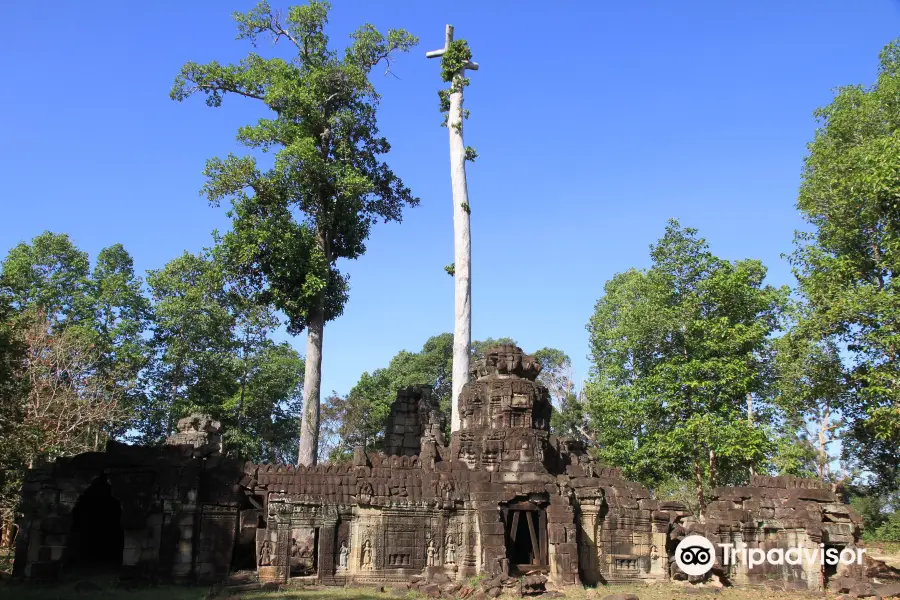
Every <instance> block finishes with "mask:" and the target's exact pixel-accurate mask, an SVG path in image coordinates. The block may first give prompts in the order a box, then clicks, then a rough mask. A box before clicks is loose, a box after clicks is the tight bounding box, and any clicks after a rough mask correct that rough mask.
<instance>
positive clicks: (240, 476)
mask: <svg viewBox="0 0 900 600" xmlns="http://www.w3.org/2000/svg"><path fill="white" fill-rule="evenodd" d="M539 370H540V367H539V365H538V363H537V361H536V360H534V359H533V358H532V357H530V356H527V355H525V354H524V353H523V352H522V351H521V350H520V349H519V348H517V347H515V346H510V345H503V346H497V347H494V348H492V349H491V350H489V351H488V352H487V353H486V355H485V359H484V361H483V362H482V363H480V364H478V365H477V366H476V367H474V369H473V377H472V380H471V381H470V382H469V383H468V384H466V386H465V387H464V389H463V391H462V393H461V395H460V398H459V405H458V407H459V410H460V415H461V421H462V424H461V429H460V430H459V431H457V432H454V434H453V435H452V436H451V439H450V440H446V439H444V437H443V435H442V428H443V423H442V421H441V418H442V417H441V413H440V411H439V409H438V406H437V403H436V401H435V400H434V399H433V398H432V397H431V394H430V390H429V389H428V388H426V387H413V388H408V389H405V390H403V391H401V392H400V393H399V394H398V396H397V399H396V401H395V403H394V405H393V407H392V410H391V414H390V419H389V424H388V430H387V432H386V438H385V440H386V441H385V452H384V453H377V454H376V453H366V452H365V451H364V450H363V449H362V448H359V449H357V450H356V453H355V455H354V457H353V460H352V462H351V463H348V464H343V465H328V466H316V467H310V468H303V467H294V466H288V465H258V464H250V463H247V464H242V463H239V462H236V461H234V460H230V459H228V458H226V457H224V456H223V455H222V454H221V441H220V440H221V438H220V431H219V424H218V423H216V422H215V421H212V420H210V419H209V418H207V417H204V416H201V415H194V416H191V417H189V418H187V419H183V420H182V421H180V422H179V424H178V433H176V434H175V435H173V436H172V437H170V438H169V440H168V443H167V445H166V446H165V447H162V448H148V447H135V446H128V445H124V444H119V443H116V442H111V443H110V444H109V445H108V446H107V448H106V451H105V452H92V453H86V454H81V455H78V456H75V457H71V458H65V459H59V460H57V461H56V462H55V463H53V464H51V465H49V466H47V467H45V468H42V469H39V470H34V471H32V472H31V473H30V474H29V476H28V478H27V481H26V483H25V485H24V487H23V490H22V494H23V506H24V509H25V514H24V518H23V519H22V521H21V523H20V530H19V531H20V533H19V536H18V540H17V547H16V562H15V566H14V575H16V576H19V577H22V578H27V579H35V580H37V579H53V578H56V577H58V576H59V575H60V574H61V573H62V572H63V571H64V570H66V569H70V568H74V567H75V566H77V565H78V564H80V563H83V562H85V561H95V562H104V561H105V562H106V563H107V564H109V565H111V566H115V567H117V568H120V569H121V570H123V572H126V573H130V574H133V575H136V576H153V577H156V578H159V579H164V580H174V581H178V582H209V581H216V580H220V579H222V578H224V577H226V576H227V575H228V574H229V573H231V572H233V571H238V570H255V571H256V572H257V574H258V577H259V580H260V581H263V582H268V581H274V582H285V581H288V580H289V579H290V578H293V577H304V578H307V579H309V580H313V581H317V582H319V583H321V584H326V585H343V584H347V583H351V582H352V583H390V582H406V581H409V580H410V578H412V577H413V576H421V575H423V574H424V575H425V576H427V577H437V576H440V577H442V578H449V579H450V580H464V579H467V578H469V577H471V576H474V575H476V574H488V575H510V576H517V575H524V574H526V573H529V572H532V571H541V572H543V573H545V574H546V576H547V577H548V578H549V580H550V582H551V583H552V584H556V585H567V584H577V583H583V584H599V583H613V582H634V581H645V580H659V581H665V580H670V579H684V578H686V576H685V575H684V574H683V573H681V571H680V570H679V569H678V568H677V566H675V565H674V564H673V563H674V556H673V554H674V549H675V546H676V545H677V544H678V542H679V541H680V540H681V539H682V538H684V537H685V536H687V535H690V534H694V533H698V534H702V535H705V536H706V537H707V538H708V539H710V540H712V541H718V542H722V543H735V544H741V543H743V544H746V545H747V546H748V547H750V548H762V549H767V550H768V549H771V548H788V547H800V548H818V547H819V546H820V544H824V545H825V546H826V547H834V548H838V549H843V548H853V547H855V545H856V543H857V542H858V540H859V533H860V531H859V527H860V523H861V520H860V517H859V516H858V515H857V514H856V513H854V512H853V510H852V509H851V508H849V507H848V506H846V505H844V504H842V502H841V501H840V499H839V498H838V496H837V495H836V494H835V493H834V492H833V491H832V490H831V489H830V488H829V486H827V485H826V484H824V483H823V482H821V481H818V480H806V479H796V478H787V477H753V478H752V479H751V481H750V485H749V486H747V487H727V488H719V489H716V490H714V492H713V501H712V502H711V503H710V504H709V506H708V514H707V515H706V516H705V518H704V519H703V521H702V522H701V521H700V520H699V519H697V518H696V517H695V516H694V515H692V514H691V513H690V512H689V511H688V510H687V509H686V508H685V507H684V506H683V505H681V504H679V503H676V502H659V501H657V500H654V499H653V498H652V497H651V494H650V492H649V491H648V490H647V489H646V488H645V487H643V486H641V485H639V484H636V483H632V482H629V481H627V480H625V479H624V478H623V477H622V475H621V473H620V472H619V471H618V470H616V469H613V468H608V467H604V466H601V465H598V464H596V463H595V462H594V461H593V460H592V459H591V458H590V457H589V456H588V454H587V453H586V452H585V449H584V448H583V447H581V446H580V445H579V444H578V443H576V442H574V441H573V440H570V439H566V438H558V437H556V436H554V435H552V434H551V433H550V431H549V422H550V411H551V405H550V400H549V394H548V392H547V389H546V388H544V387H543V386H542V385H541V384H539V383H537V382H536V377H537V375H538V372H539ZM718 565H720V566H717V567H716V568H715V569H713V571H712V574H711V575H712V576H716V577H719V578H720V579H722V580H727V581H729V582H731V583H734V584H752V583H761V582H764V581H770V580H772V579H773V578H774V579H778V580H781V581H783V582H784V583H786V584H788V585H790V586H794V587H797V588H802V589H812V590H818V589H822V588H823V587H824V586H825V585H826V583H827V580H828V578H829V577H838V576H841V577H843V576H853V573H849V572H841V573H838V572H828V571H827V570H826V569H827V568H826V567H824V566H823V565H821V564H818V563H810V562H804V563H802V564H799V565H783V566H777V567H774V566H770V565H759V566H756V567H754V568H753V569H749V568H747V567H746V566H745V565H742V564H739V565H729V566H727V567H725V566H721V565H722V561H721V560H720V561H719V563H718ZM841 568H842V569H843V568H845V567H841ZM708 576H709V575H708Z"/></svg>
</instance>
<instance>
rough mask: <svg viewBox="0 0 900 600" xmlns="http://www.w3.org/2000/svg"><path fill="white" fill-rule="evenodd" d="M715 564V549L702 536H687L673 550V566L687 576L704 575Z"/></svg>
mask: <svg viewBox="0 0 900 600" xmlns="http://www.w3.org/2000/svg"><path fill="white" fill-rule="evenodd" d="M714 562H716V549H715V547H713V545H712V542H710V541H709V540H708V539H706V538H705V537H703V536H702V535H689V536H687V537H686V538H684V539H683V540H681V541H680V542H678V546H677V547H676V548H675V564H677V565H678V568H679V569H681V570H682V571H684V572H685V573H687V574H688V575H694V576H698V575H705V574H706V573H708V572H709V570H710V569H712V568H713V563H714Z"/></svg>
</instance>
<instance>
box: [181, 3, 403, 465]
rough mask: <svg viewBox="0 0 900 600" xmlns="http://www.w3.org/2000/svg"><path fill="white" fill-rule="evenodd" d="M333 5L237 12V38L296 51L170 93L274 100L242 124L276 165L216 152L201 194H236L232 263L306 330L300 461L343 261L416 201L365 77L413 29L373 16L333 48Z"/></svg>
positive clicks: (338, 301) (309, 442)
mask: <svg viewBox="0 0 900 600" xmlns="http://www.w3.org/2000/svg"><path fill="white" fill-rule="evenodd" d="M329 9H330V5H329V4H328V3H326V2H320V1H317V0H311V1H310V2H309V3H308V4H304V5H299V6H292V7H291V8H290V9H289V10H288V12H287V15H286V16H282V15H281V14H279V13H278V12H275V11H273V10H272V8H271V7H270V6H269V4H268V3H267V2H261V3H259V4H258V5H257V6H256V8H254V9H253V10H251V11H249V12H248V13H246V14H241V13H235V14H234V19H235V21H236V22H237V25H238V38H239V39H246V40H248V41H250V42H251V43H252V44H253V45H254V46H256V43H257V41H258V39H259V38H260V37H261V36H266V35H268V36H271V38H272V39H273V40H274V41H275V42H277V41H280V40H283V41H284V42H286V43H287V44H288V45H289V49H290V50H291V54H292V56H291V57H290V59H288V60H286V59H284V58H280V57H275V58H268V59H267V58H263V57H262V56H260V55H259V54H256V53H250V54H249V55H248V56H247V58H245V59H244V60H243V61H241V62H240V63H238V64H232V65H221V64H219V63H218V62H211V63H207V64H203V65H201V64H198V63H194V62H189V63H187V64H185V65H184V66H183V67H182V69H181V73H180V74H179V75H178V77H177V78H176V80H175V85H174V86H173V88H172V92H171V96H172V98H173V99H175V100H179V101H180V100H184V99H185V98H187V97H188V96H191V95H192V94H195V93H202V94H204V95H205V96H206V102H207V104H209V105H210V106H219V105H220V104H221V103H222V99H223V97H224V96H225V95H228V94H234V95H238V96H243V97H245V98H250V99H253V100H257V101H260V102H262V103H263V104H264V105H265V106H266V107H267V108H268V109H269V110H270V111H272V115H271V117H270V118H263V119H260V120H259V121H258V122H257V124H255V125H247V126H244V127H242V128H241V129H240V130H239V131H238V140H239V141H240V142H241V143H242V144H243V145H245V146H247V147H248V148H250V149H252V150H262V151H263V152H266V151H270V150H275V157H274V158H275V160H274V165H272V166H271V167H269V168H264V167H262V166H260V165H259V164H258V163H257V160H256V157H255V156H253V155H246V156H236V155H233V154H229V155H228V157H226V158H225V159H221V158H214V159H211V160H209V161H208V162H207V165H206V170H205V174H206V176H207V177H208V181H207V183H206V186H205V187H204V193H205V194H206V197H207V198H208V200H209V201H210V202H211V203H212V204H213V205H218V204H219V203H220V202H221V201H222V200H223V199H230V200H231V202H232V210H231V211H230V213H229V214H230V216H231V217H232V229H231V231H229V232H228V233H227V234H226V235H225V236H224V238H223V241H222V243H223V244H225V245H226V246H227V247H228V248H229V249H230V250H229V252H228V254H229V256H230V257H231V261H230V264H231V265H232V267H233V268H235V270H237V271H239V272H241V273H243V274H244V275H245V276H246V277H248V278H249V279H251V280H253V281H254V282H255V283H256V284H257V285H258V286H259V287H260V288H262V289H264V292H265V293H264V294H262V295H261V296H260V298H261V300H263V301H266V302H272V303H274V305H275V306H276V307H278V308H279V309H280V310H282V311H283V312H284V313H285V314H286V315H287V317H288V329H289V331H290V332H291V333H294V334H296V333H299V332H300V331H302V330H303V329H307V345H306V373H305V377H304V407H303V419H302V424H301V434H300V448H299V454H298V462H299V463H300V464H304V465H309V464H315V462H316V459H317V447H318V435H319V396H320V384H321V367H322V336H323V332H324V325H325V322H326V321H329V320H331V319H334V318H336V317H338V316H340V314H341V312H342V311H343V307H344V303H345V301H346V299H347V280H346V277H345V276H343V275H342V274H341V273H340V272H339V271H338V269H337V261H338V259H341V258H345V259H353V258H357V257H359V256H361V255H362V254H363V253H364V252H365V244H364V243H365V241H366V239H367V238H368V236H369V230H370V229H371V227H372V225H374V224H375V223H376V222H377V221H378V220H384V221H386V222H387V221H400V220H401V213H402V209H403V206H404V205H410V206H414V205H416V204H417V203H418V199H417V198H415V197H414V196H413V195H412V193H411V192H410V190H409V189H408V188H407V187H406V186H405V185H404V184H403V182H402V181H401V180H400V178H399V177H397V176H396V175H395V174H394V172H393V171H392V170H391V169H390V168H389V167H388V165H387V164H386V163H385V162H384V161H383V159H382V156H383V155H384V154H386V153H387V152H388V151H389V150H390V145H389V144H388V142H387V140H386V139H385V138H384V137H382V136H380V135H379V134H378V128H377V124H376V108H377V106H378V102H379V95H378V93H377V92H376V91H375V88H374V86H373V85H372V82H371V81H370V78H369V76H370V74H371V71H372V69H373V68H374V67H375V66H376V65H378V64H379V63H382V62H384V63H386V64H387V67H388V68H390V65H391V61H392V59H393V55H394V53H395V52H397V51H401V52H405V51H408V50H409V49H410V48H412V47H413V46H414V45H415V44H416V43H417V39H416V38H415V37H414V36H412V35H410V34H409V33H407V32H406V31H404V30H402V29H391V30H389V31H388V33H387V35H384V34H382V33H380V32H379V31H378V30H377V29H376V28H375V27H374V26H372V25H369V24H366V25H363V26H362V27H360V28H359V29H357V30H356V31H355V32H354V33H353V34H352V35H351V36H350V37H351V40H352V41H351V43H350V44H349V46H347V48H346V49H345V51H344V54H343V56H342V57H341V56H339V54H338V53H337V52H335V51H334V50H331V49H329V47H328V37H327V36H326V35H325V31H324V30H325V25H326V23H327V21H328V12H329Z"/></svg>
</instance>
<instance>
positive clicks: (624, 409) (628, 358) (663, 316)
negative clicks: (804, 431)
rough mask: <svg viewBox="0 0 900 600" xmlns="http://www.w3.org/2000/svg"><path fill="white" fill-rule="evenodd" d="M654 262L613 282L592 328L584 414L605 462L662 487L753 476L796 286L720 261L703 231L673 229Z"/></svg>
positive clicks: (753, 264) (749, 266)
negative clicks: (771, 340) (773, 358)
mask: <svg viewBox="0 0 900 600" xmlns="http://www.w3.org/2000/svg"><path fill="white" fill-rule="evenodd" d="M651 257H652V259H653V264H652V266H651V267H650V268H649V269H646V270H640V271H639V270H634V269H632V270H629V271H627V272H625V273H620V274H618V275H616V276H615V277H613V279H612V280H610V281H609V282H607V284H606V286H605V288H604V291H605V293H604V296H603V297H602V298H601V299H600V300H599V301H598V302H597V305H596V307H595V310H594V314H593V316H592V317H591V319H590V322H589V323H588V326H587V328H588V331H589V332H590V342H591V357H592V361H593V366H592V373H591V379H590V382H589V384H588V386H587V390H586V391H587V407H586V409H587V412H588V416H589V420H590V428H591V431H592V432H594V433H595V439H596V441H597V443H598V444H599V450H598V453H599V455H600V457H601V458H602V459H603V460H605V461H606V462H609V463H611V464H613V465H616V466H620V467H623V468H624V470H625V472H626V473H627V475H628V476H630V477H633V478H636V479H638V480H639V481H642V482H644V483H647V484H648V485H651V486H655V485H658V484H659V483H661V482H664V481H666V480H668V479H670V478H672V477H680V478H689V479H692V480H693V481H694V482H695V484H696V495H697V503H698V505H699V506H700V507H701V509H702V508H703V507H705V492H704V490H705V489H706V488H707V486H711V487H714V486H715V485H717V484H719V483H731V482H736V481H741V480H745V479H746V477H747V474H748V470H749V468H750V467H752V466H761V465H762V464H763V463H764V462H765V460H766V456H767V455H768V454H769V452H770V450H771V446H772V441H771V439H770V436H769V433H768V428H767V427H766V426H765V425H766V423H765V422H764V420H763V417H764V416H765V415H766V411H765V410H763V409H764V406H763V403H762V399H761V398H758V399H757V402H756V406H755V408H754V412H755V414H756V415H757V417H758V418H757V420H756V422H754V423H751V422H750V421H749V420H748V418H747V417H748V415H747V411H746V401H747V395H748V394H751V395H760V396H762V393H763V392H764V391H765V390H766V389H767V386H768V383H769V382H767V381H766V378H767V374H768V373H769V372H770V369H769V368H767V367H766V365H765V364H763V363H764V362H765V360H766V357H767V352H766V348H767V344H768V337H769V336H770V335H771V334H772V333H773V332H774V331H775V330H776V328H777V325H778V320H779V315H780V313H781V311H782V310H783V307H784V305H785V303H786V300H787V294H788V291H787V289H784V288H782V289H776V288H773V287H771V286H767V285H764V284H763V280H764V278H765V275H766V269H765V267H763V265H762V264H761V263H760V262H759V261H755V260H741V261H735V262H730V261H727V260H723V259H721V258H718V257H716V256H714V255H713V254H712V253H711V252H710V251H709V249H708V246H707V244H706V242H705V241H704V240H703V239H702V238H699V237H698V236H697V231H696V230H694V229H690V228H682V227H681V226H680V225H679V224H678V222H677V221H674V220H672V221H669V223H668V224H667V226H666V231H665V235H664V236H663V237H662V238H661V239H660V240H659V241H658V242H657V244H656V245H654V246H651Z"/></svg>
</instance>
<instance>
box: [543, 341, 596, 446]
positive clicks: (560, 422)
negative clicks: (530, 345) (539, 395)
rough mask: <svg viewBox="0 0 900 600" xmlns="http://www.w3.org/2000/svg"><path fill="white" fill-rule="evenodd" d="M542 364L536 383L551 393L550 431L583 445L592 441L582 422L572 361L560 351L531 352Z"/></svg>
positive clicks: (583, 415) (583, 420)
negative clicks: (573, 439)
mask: <svg viewBox="0 0 900 600" xmlns="http://www.w3.org/2000/svg"><path fill="white" fill-rule="evenodd" d="M534 357H535V358H537V359H538V361H540V363H541V373H540V375H538V381H540V382H541V383H542V384H544V385H545V386H546V387H547V389H548V390H549V391H550V397H551V399H552V400H553V408H554V410H553V414H552V415H551V417H550V429H551V430H552V431H553V432H554V433H556V434H557V435H567V436H572V437H574V438H576V439H579V440H581V441H583V442H592V441H593V435H592V434H591V433H590V432H589V430H588V427H587V422H586V420H585V414H584V406H583V403H582V399H581V398H579V397H578V395H577V394H576V391H575V370H574V369H573V367H572V359H570V358H569V355H568V354H566V353H565V352H563V351H562V350H557V349H556V348H541V349H540V350H538V351H537V352H535V353H534Z"/></svg>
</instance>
